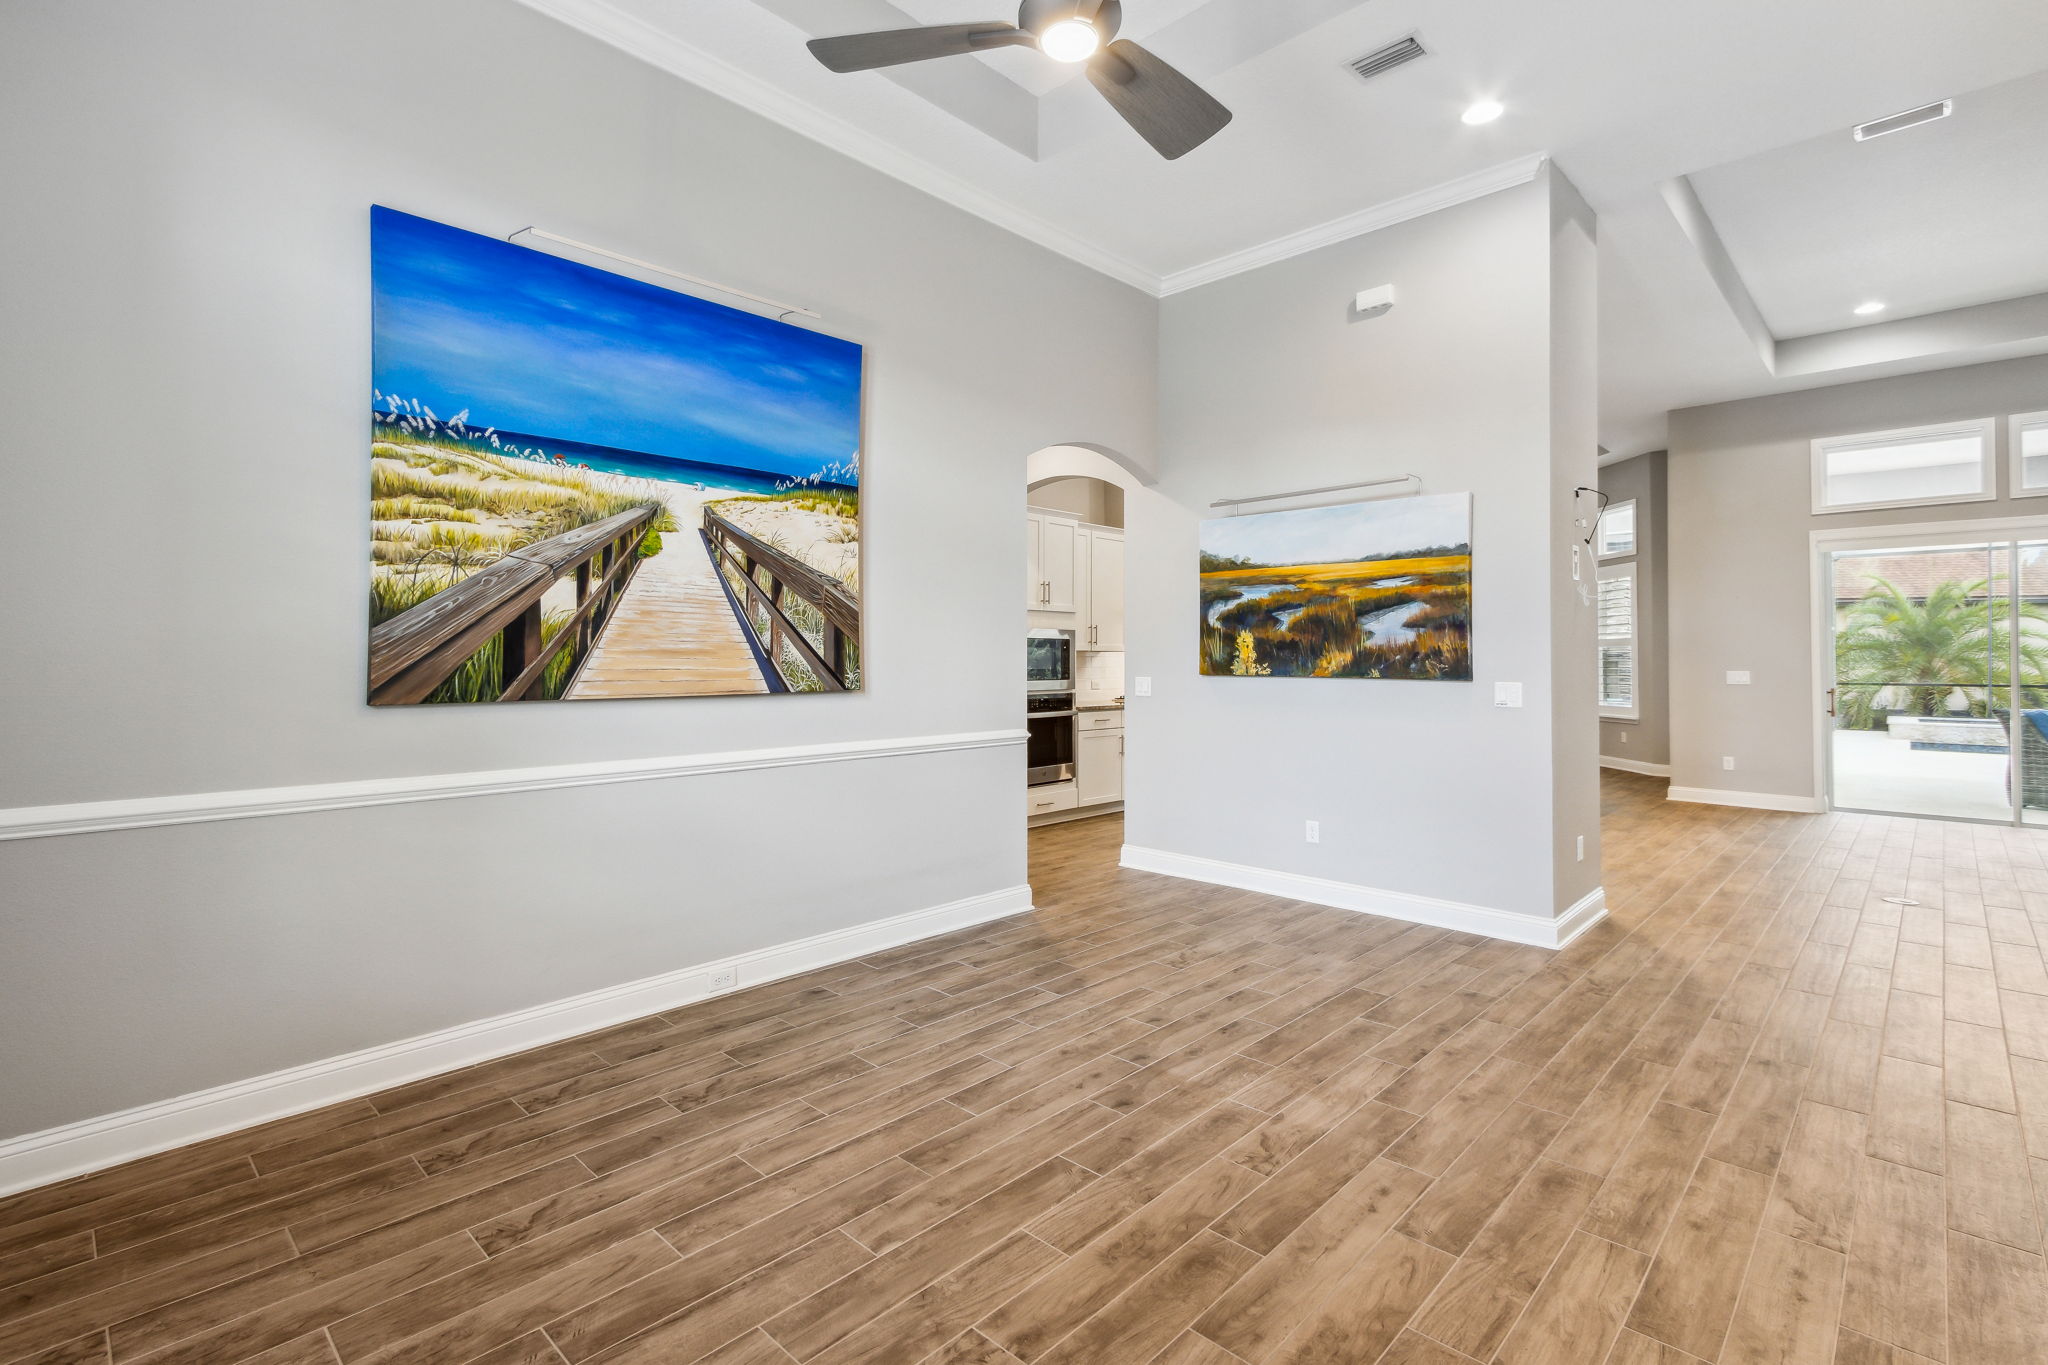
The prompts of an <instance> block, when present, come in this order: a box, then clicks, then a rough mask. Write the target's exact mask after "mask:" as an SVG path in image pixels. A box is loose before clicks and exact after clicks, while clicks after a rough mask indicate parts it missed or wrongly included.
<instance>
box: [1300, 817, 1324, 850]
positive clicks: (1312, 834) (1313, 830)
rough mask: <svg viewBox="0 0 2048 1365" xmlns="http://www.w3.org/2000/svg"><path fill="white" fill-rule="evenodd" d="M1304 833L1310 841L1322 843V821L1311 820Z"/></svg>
mask: <svg viewBox="0 0 2048 1365" xmlns="http://www.w3.org/2000/svg"><path fill="white" fill-rule="evenodd" d="M1304 835H1305V837H1306V838H1307V839H1308V841H1309V842H1310V843H1312V844H1320V843H1321V842H1322V841H1323V826H1322V824H1321V822H1319V821H1316V820H1311V821H1309V822H1308V828H1307V829H1306V830H1305V831H1304Z"/></svg>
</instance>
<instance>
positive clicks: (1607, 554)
mask: <svg viewBox="0 0 2048 1365" xmlns="http://www.w3.org/2000/svg"><path fill="white" fill-rule="evenodd" d="M2043 491H2048V490H2043ZM1617 507H1627V508H1630V509H1632V511H1633V513H1634V517H1635V530H1634V533H1633V534H1634V535H1635V542H1634V543H1633V544H1631V545H1630V546H1629V547H1628V548H1627V549H1626V550H1603V549H1601V548H1600V546H1601V544H1602V540H1601V535H1600V523H1601V522H1603V521H1605V520H1607V514H1608V513H1610V512H1612V511H1614V510H1615V509H1616V508H1617ZM1641 553H1643V507H1642V503H1641V501H1640V500H1639V499H1636V498H1616V499H1614V500H1613V501H1612V502H1609V503H1608V504H1607V505H1606V506H1605V507H1603V508H1601V509H1600V515H1599V516H1597V517H1595V518H1594V519H1593V557H1594V558H1595V559H1597V560H1600V561H1602V562H1605V561H1606V560H1610V559H1633V558H1634V557H1635V556H1637V555H1639V554H1641Z"/></svg>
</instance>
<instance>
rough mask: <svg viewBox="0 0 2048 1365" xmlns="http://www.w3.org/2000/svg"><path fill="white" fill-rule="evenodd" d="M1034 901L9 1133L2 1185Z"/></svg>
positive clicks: (978, 905)
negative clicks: (724, 979) (727, 977)
mask: <svg viewBox="0 0 2048 1365" xmlns="http://www.w3.org/2000/svg"><path fill="white" fill-rule="evenodd" d="M1030 908H1031V888H1030V887H1028V886H1011V887H1005V888H1004V889H1002V890H1000V891H991V892H988V893H986V894H984V895H980V896H970V897H968V898H967V899H965V900H958V901H952V902H950V903H948V904H945V905H938V906H933V907H931V908H930V909H926V910H915V911H912V912H911V913H909V914H907V915H896V916H894V917H892V918H889V919H882V920H874V921H872V922H870V923H867V924H860V925H855V926H853V927H852V928H848V929H838V930H834V931H833V932H831V933H827V934H818V935H816V936H814V937H811V938H806V939H799V940H797V941H796V942H794V943H783V944H778V945H776V946H774V947H771V948H758V949H755V950H754V951H752V952H747V953H740V954H738V955H736V956H733V957H727V958H721V959H719V960H718V961H716V962H700V963H698V964H696V965H695V966H691V967H685V968H682V969H680V970H677V971H672V972H664V973H662V974H661V975H660V976H650V977H647V978H645V979H644V980H640V981H629V982H626V983H624V984H623V985H618V986H607V987H605V988H604V989H602V990H596V991H590V992H588V993H586V994H583V995H576V996H571V997H569V998H568V999H566V1000H555V1001H551V1002H549V1003H548V1004H545V1005H535V1006H532V1007H531V1008H528V1009H523V1010H515V1011H513V1012H512V1013H510V1014H501V1015H498V1016H497V1017H496V1018H492V1019H479V1020H476V1021H474V1022H472V1023H468V1024H458V1025H456V1026H455V1027H454V1028H447V1029H441V1030H438V1031H436V1032H434V1033H427V1034H421V1035H420V1036H419V1037H417V1038H407V1039H404V1040H402V1041H400V1042H395V1043H385V1044H383V1045H382V1046H379V1047H372V1048H365V1049H363V1050H362V1051H360V1052H351V1053H348V1054H346V1055H344V1056H340V1057H329V1058H327V1059H325V1060H324V1061H318V1062H309V1063H307V1064H305V1065H303V1066H295V1067H291V1068H288V1069H286V1070H284V1071H276V1072H272V1073H271V1074H270V1075H267V1076H256V1077H252V1078H250V1079H249V1080H245V1081H234V1082H231V1083H229V1084H227V1085H220V1086H215V1087H213V1088H212V1089H209V1090H201V1091H197V1092H195V1093H193V1094H190V1095H180V1096H178V1097H176V1098H174V1099H168V1100H160V1101H158V1102H157V1103H155V1104H146V1105H141V1106H139V1107H137V1108H134V1109H128V1110H124V1111H122V1112H121V1113H118V1114H108V1115H105V1116H103V1117H100V1118H95V1119H85V1120H83V1121H81V1122H78V1123H69V1124H65V1125H64V1126H62V1127H60V1128H51V1129H47V1130H45V1131H43V1132H40V1133H29V1134H27V1135H25V1136H23V1137H17V1138H11V1139H8V1140H6V1141H0V1194H11V1193H13V1192H14V1191H16V1190H23V1189H28V1188H31V1187H33V1186H36V1185H47V1184H49V1183H51V1182H52V1181H57V1180H63V1179H66V1178H68V1177H71V1176H74V1175H82V1174H84V1173H85V1172H87V1171H95V1170H99V1169H101V1168H103V1167H107V1166H117V1165H119V1164H121V1163H122V1162H124V1161H133V1160H134V1159H135V1158H137V1157H143V1156H148V1155H150V1154H151V1153H153V1152H161V1151H167V1150H169V1149H170V1148H173V1147H182V1146H185V1145H186V1144H187V1143H192V1142H197V1141H200V1140H201V1139H203V1138H210V1137H215V1136H217V1135H219V1134H221V1133H230V1132H234V1131H236V1130H238V1129H242V1128H250V1127H254V1126H255V1125H257V1124H259V1123H268V1122H269V1121H271V1120H272V1119H281V1118H286V1117H288V1116H290V1115H292V1114H302V1113H305V1112H306V1111H307V1110H310V1109H318V1108H320V1107H322V1106H324V1105H329V1104H336V1103H339V1102H340V1101H342V1100H348V1099H354V1098H355V1097H356V1096H358V1095H367V1094H371V1093H373V1092H375V1091H379V1090H385V1089H388V1088H390V1087H391V1086H394V1085H404V1084H405V1083H407V1082H409V1081H415V1080H419V1079H421V1078H422V1077H426V1076H437V1075H440V1074H441V1073H442V1072H446V1071H453V1070H456V1069H457V1068H460V1067H465V1066H473V1065H475V1064H476V1063H478V1062H487V1061H490V1060H491V1059H492V1058H495V1057H503V1056H507V1055H509V1054H511V1053H514V1052H523V1051H525V1050H526V1049H528V1048H532V1047H539V1046H540V1045H542V1044H544V1043H552V1042H556V1041H558V1040H560V1039H563V1038H571V1037H574V1036H576V1035H577V1034H579V1033H588V1032H590V1031H591V1030H593V1029H600V1028H605V1027H608V1026H610V1025H612V1024H618V1023H624V1022H625V1021H627V1020H629V1019H638V1018H642V1017H644V1016H646V1015H649V1014H659V1013H661V1012H663V1011H664V1010H672V1009H676V1008H678V1007H680V1006H683V1005H688V1004H691V1003H694V1002H696V1001H699V1000H706V999H709V998H711V997H712V996H716V995H725V994H729V993H730V992H732V991H735V990H742V989H745V988H747V987H750V986H758V985H761V984H762V983H764V982H768V981H777V980H780V979H781V978H783V977H786V976H795V975H796V974H798V973H799V972H807V971H811V970H814V969H815V968H818V967H828V966H831V965H832V964H834V963H837V962H847V961H851V960H852V959H854V958H857V957H865V956H867V955H868V954H870V953H876V952H880V951H882V950H883V949H885V948H894V947H896V946H898V945H900V944H904V943H910V942H914V941H916V940H918V939H922V938H930V937H932V936H933V935H935V934H944V933H950V932H951V931H953V930H955V929H966V928H971V927H972V926H974V925H977V924H986V923H988V922H989V921H991V920H998V919H1004V918H1007V917H1008V916H1011V915H1016V914H1021V913H1023V912H1024V911H1026V910H1029V909H1030ZM718 972H732V973H733V974H734V975H733V980H734V984H733V985H731V986H727V987H723V988H721V989H718V990H714V989H712V986H711V980H712V976H713V975H714V974H715V973H718Z"/></svg>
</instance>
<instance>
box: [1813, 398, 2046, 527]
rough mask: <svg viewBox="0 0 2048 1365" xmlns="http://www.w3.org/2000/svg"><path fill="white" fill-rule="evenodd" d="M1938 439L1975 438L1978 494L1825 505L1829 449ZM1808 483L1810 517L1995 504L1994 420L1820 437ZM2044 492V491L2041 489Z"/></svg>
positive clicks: (1816, 445)
mask: <svg viewBox="0 0 2048 1365" xmlns="http://www.w3.org/2000/svg"><path fill="white" fill-rule="evenodd" d="M1942 436H1975V437H1976V438H1977V441H1978V445H1979V447H1980V448H1981V449H1982V451H1983V454H1982V455H1981V456H1980V457H1979V459H1978V465H1979V471H1980V475H1981V478H1982V481H1983V484H1984V489H1983V491H1982V492H1980V493H1951V494H1949V495H1948V496H1947V497H1930V498H1890V499H1886V500H1885V501H1882V502H1847V503H1836V504H1833V505H1830V504H1829V503H1828V502H1827V456H1828V452H1829V451H1831V450H1857V449H1861V448H1863V447H1866V446H1888V445H1900V444H1903V443H1905V442H1908V441H1926V440H1933V439H1935V438H1937V437H1942ZM1810 464H1811V471H1810V473H1811V482H1812V491H1813V514H1814V515H1815V516H1817V517H1825V516H1834V515H1837V514H1839V513H1842V512H1869V511H1874V510H1876V509H1879V508H1885V507H1937V506H1941V505H1943V504H1946V503H1958V502H1995V501H1997V499H1998V420H1997V419H1996V418H1993V417H1978V418H1973V419H1970V420H1967V421H1962V422H1937V423H1936V424H1934V425H1933V426H1926V427H1899V428H1897V429H1895V430H1892V431H1865V432H1858V433H1857V434H1855V435H1853V436H1822V437H1819V438H1817V439H1816V440H1815V441H1814V442H1813V445H1812V455H1811V457H1810ZM2043 491H2044V492H2048V490H2043Z"/></svg>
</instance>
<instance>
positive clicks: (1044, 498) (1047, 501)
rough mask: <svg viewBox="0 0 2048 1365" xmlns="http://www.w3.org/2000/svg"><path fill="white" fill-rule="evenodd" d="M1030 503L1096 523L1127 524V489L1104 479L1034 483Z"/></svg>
mask: <svg viewBox="0 0 2048 1365" xmlns="http://www.w3.org/2000/svg"><path fill="white" fill-rule="evenodd" d="M1030 503H1031V505H1032V506H1033V507H1043V508H1045V509H1047V510H1048V511H1053V512H1065V513H1066V514H1067V515H1069V516H1074V517H1079V518H1080V519H1081V520H1082V521H1086V522H1092V523H1094V524H1095V525H1097V526H1121V525H1123V524H1124V490H1123V489H1121V488H1118V487H1117V486H1116V485H1115V484H1113V483H1106V482H1104V481H1103V480H1101V479H1090V478H1066V479H1048V480H1046V481H1045V482H1044V483H1041V484H1034V485H1032V488H1031V494H1030Z"/></svg>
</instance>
